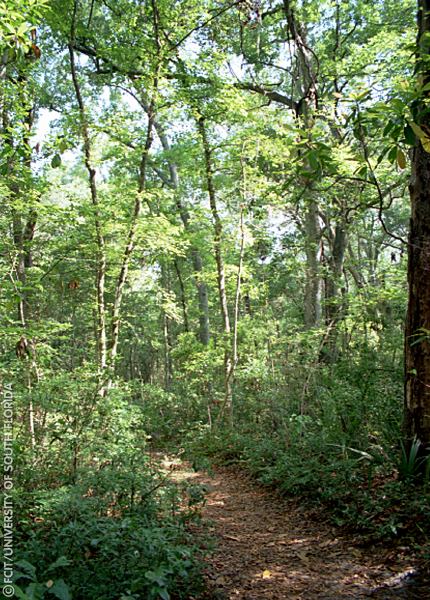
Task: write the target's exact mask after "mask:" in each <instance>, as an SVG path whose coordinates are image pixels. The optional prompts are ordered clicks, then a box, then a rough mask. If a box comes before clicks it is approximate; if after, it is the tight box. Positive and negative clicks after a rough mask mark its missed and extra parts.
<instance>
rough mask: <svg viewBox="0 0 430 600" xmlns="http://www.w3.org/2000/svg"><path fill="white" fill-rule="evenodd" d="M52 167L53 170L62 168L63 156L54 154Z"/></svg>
mask: <svg viewBox="0 0 430 600" xmlns="http://www.w3.org/2000/svg"><path fill="white" fill-rule="evenodd" d="M51 167H52V168H53V169H57V168H58V167H61V156H60V155H59V154H54V156H53V157H52V160H51Z"/></svg>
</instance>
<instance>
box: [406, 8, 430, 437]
mask: <svg viewBox="0 0 430 600" xmlns="http://www.w3.org/2000/svg"><path fill="white" fill-rule="evenodd" d="M429 35H430V0H418V40H417V67H418V73H419V75H421V76H422V85H426V84H428V83H429V82H430V69H429V68H428V60H429V54H430V52H429V45H428V36H429ZM426 61H427V62H426ZM425 96H426V98H425V99H427V101H428V97H429V92H425ZM425 99H424V98H423V99H422V101H421V102H420V103H419V105H418V106H417V114H416V116H415V122H417V123H418V125H419V126H420V127H421V128H424V130H425V131H426V132H427V131H428V129H427V128H428V127H429V126H430V115H429V112H428V108H427V105H426V104H425V103H424V100H425ZM409 191H410V197H411V220H410V233H409V246H408V285H409V300H408V312H407V318H406V331H405V418H404V428H405V433H406V436H407V438H408V439H409V441H411V440H412V439H413V438H414V437H416V438H417V439H418V440H419V441H420V442H421V443H422V445H423V448H430V333H429V332H430V154H429V153H428V152H427V151H426V150H425V149H424V147H423V144H422V142H421V140H418V139H417V142H416V145H415V147H414V149H413V158H412V174H411V180H410V185H409Z"/></svg>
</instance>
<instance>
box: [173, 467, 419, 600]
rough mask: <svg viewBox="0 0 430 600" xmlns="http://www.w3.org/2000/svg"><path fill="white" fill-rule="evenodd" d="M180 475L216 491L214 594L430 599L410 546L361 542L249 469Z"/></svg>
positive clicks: (211, 501) (210, 573) (286, 599)
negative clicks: (263, 485)
mask: <svg viewBox="0 0 430 600" xmlns="http://www.w3.org/2000/svg"><path fill="white" fill-rule="evenodd" d="M174 477H175V478H178V479H182V480H183V479H189V480H192V482H193V483H200V484H204V485H205V487H206V488H207V490H208V494H207V501H206V504H205V506H204V508H203V517H204V519H207V520H209V522H210V525H209V529H210V533H211V535H213V536H214V538H215V542H216V548H215V552H214V553H213V554H212V555H211V556H210V557H209V558H208V559H207V570H206V581H207V588H208V592H207V596H206V597H207V598H208V599H209V598H212V599H220V600H226V599H244V600H266V599H269V598H270V599H271V600H299V599H300V600H315V599H318V600H321V599H324V600H343V599H350V598H377V599H378V600H381V599H391V598H402V599H403V598H407V599H411V600H413V599H416V598H424V599H430V586H429V585H428V583H429V582H428V580H427V582H425V581H424V579H423V577H422V576H421V575H418V576H416V574H415V565H414V560H413V556H412V554H411V552H410V551H409V550H408V549H407V548H401V549H397V550H395V549H386V550H384V549H381V548H360V547H359V546H357V545H354V542H353V541H352V540H351V539H347V538H344V537H342V536H341V535H340V534H339V532H338V531H337V530H336V529H333V528H332V527H331V526H330V525H329V524H328V523H327V522H324V521H323V520H321V519H319V520H318V518H317V516H315V514H314V515H312V514H310V513H309V511H306V510H303V509H302V508H301V507H300V505H298V504H297V503H292V502H283V501H282V500H281V499H280V498H279V497H277V496H276V495H273V494H271V493H268V492H267V491H265V490H264V489H262V488H261V487H259V486H258V485H256V483H255V482H253V481H252V480H250V479H249V478H248V477H247V476H246V475H244V474H243V473H241V472H236V471H234V470H231V469H216V471H215V474H214V476H212V477H209V476H208V475H204V474H202V473H195V472H192V471H189V472H185V471H184V470H183V467H182V468H179V469H177V470H176V475H174Z"/></svg>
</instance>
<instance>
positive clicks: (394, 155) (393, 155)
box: [387, 146, 397, 163]
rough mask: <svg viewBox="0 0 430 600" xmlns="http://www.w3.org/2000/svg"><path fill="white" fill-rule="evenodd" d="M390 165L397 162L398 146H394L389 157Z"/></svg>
mask: <svg viewBox="0 0 430 600" xmlns="http://www.w3.org/2000/svg"><path fill="white" fill-rule="evenodd" d="M387 158H388V160H389V161H390V163H394V162H395V161H396V160H397V146H392V147H391V148H390V151H389V152H388V156H387Z"/></svg>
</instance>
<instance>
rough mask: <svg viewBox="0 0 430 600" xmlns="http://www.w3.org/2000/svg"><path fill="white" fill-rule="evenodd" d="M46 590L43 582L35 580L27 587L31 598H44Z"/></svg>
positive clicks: (26, 591) (31, 599)
mask: <svg viewBox="0 0 430 600" xmlns="http://www.w3.org/2000/svg"><path fill="white" fill-rule="evenodd" d="M45 590H46V588H45V586H44V585H43V584H42V583H37V582H33V583H30V585H28V586H27V587H26V589H25V593H26V594H27V596H28V598H29V600H42V598H43V596H44V595H45Z"/></svg>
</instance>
